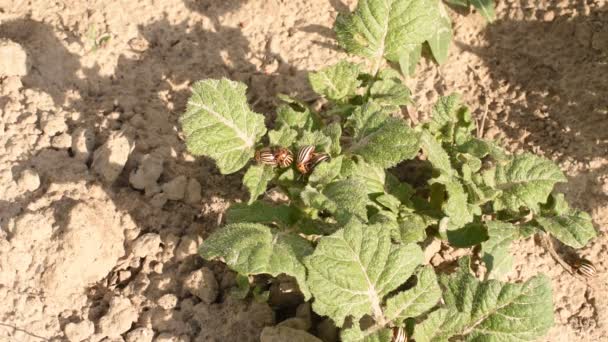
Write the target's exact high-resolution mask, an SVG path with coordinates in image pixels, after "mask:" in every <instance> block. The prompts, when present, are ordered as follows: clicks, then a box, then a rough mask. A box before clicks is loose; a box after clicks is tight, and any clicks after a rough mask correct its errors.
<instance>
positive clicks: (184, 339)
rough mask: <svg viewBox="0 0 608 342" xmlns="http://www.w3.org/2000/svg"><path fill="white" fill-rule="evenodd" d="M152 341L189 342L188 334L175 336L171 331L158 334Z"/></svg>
mask: <svg viewBox="0 0 608 342" xmlns="http://www.w3.org/2000/svg"><path fill="white" fill-rule="evenodd" d="M154 342H190V337H188V335H185V334H184V335H179V336H175V335H173V334H171V333H166V332H165V333H162V334H160V335H158V336H157V337H156V338H155V339H154Z"/></svg>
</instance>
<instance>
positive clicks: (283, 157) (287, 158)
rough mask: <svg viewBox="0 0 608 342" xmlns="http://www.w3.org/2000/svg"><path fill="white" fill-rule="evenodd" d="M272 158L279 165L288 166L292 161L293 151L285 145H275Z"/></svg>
mask: <svg viewBox="0 0 608 342" xmlns="http://www.w3.org/2000/svg"><path fill="white" fill-rule="evenodd" d="M274 159H275V161H276V162H277V164H278V165H279V167H288V166H289V165H291V163H293V153H291V151H290V150H288V149H286V148H285V147H277V148H275V150H274Z"/></svg>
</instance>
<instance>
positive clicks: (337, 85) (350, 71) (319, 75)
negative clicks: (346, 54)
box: [308, 61, 361, 101]
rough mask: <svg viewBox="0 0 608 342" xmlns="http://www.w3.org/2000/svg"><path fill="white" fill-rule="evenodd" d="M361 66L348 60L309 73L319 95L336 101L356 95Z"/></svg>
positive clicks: (309, 77) (311, 83)
mask: <svg viewBox="0 0 608 342" xmlns="http://www.w3.org/2000/svg"><path fill="white" fill-rule="evenodd" d="M358 77H359V66H358V65H357V64H353V63H350V62H347V61H341V62H338V63H337V64H335V65H332V66H329V67H326V68H323V69H321V70H319V71H317V72H311V73H309V74H308V80H309V81H310V85H311V86H312V89H313V90H314V91H315V92H316V93H317V94H319V95H323V96H325V97H326V98H328V99H330V100H334V101H339V100H342V99H345V98H347V97H349V96H353V95H355V93H356V91H357V87H359V84H360V83H361V81H359V80H358Z"/></svg>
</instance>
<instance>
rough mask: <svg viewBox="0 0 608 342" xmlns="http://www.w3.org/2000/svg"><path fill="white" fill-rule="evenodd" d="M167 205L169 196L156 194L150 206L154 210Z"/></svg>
mask: <svg viewBox="0 0 608 342" xmlns="http://www.w3.org/2000/svg"><path fill="white" fill-rule="evenodd" d="M165 203H167V195H165V194H163V193H160V194H156V195H154V196H153V197H152V199H151V200H150V205H151V206H153V207H154V208H159V209H160V208H162V207H163V206H164V205H165Z"/></svg>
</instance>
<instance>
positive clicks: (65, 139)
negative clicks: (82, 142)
mask: <svg viewBox="0 0 608 342" xmlns="http://www.w3.org/2000/svg"><path fill="white" fill-rule="evenodd" d="M51 146H53V148H56V149H68V148H70V147H72V137H71V136H70V135H69V134H66V133H61V134H59V135H56V136H54V137H53V138H52V139H51Z"/></svg>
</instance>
